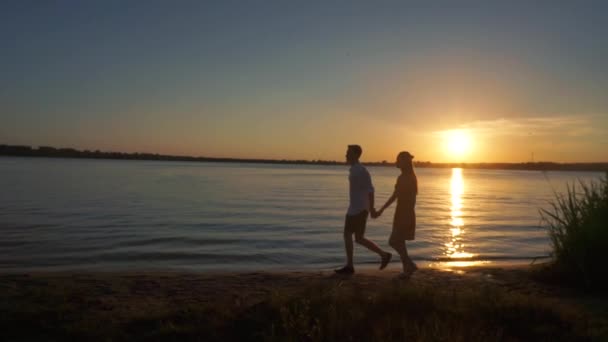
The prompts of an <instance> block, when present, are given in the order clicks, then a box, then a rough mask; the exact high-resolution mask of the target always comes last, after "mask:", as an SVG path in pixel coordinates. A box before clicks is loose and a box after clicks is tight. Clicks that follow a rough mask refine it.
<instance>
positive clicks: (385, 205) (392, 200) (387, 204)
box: [378, 191, 397, 216]
mask: <svg viewBox="0 0 608 342" xmlns="http://www.w3.org/2000/svg"><path fill="white" fill-rule="evenodd" d="M396 199H397V191H394V192H393V194H392V195H391V197H390V198H389V199H388V200H387V201H386V203H384V205H383V206H382V208H380V210H378V216H380V215H382V212H383V211H384V209H386V208H388V207H390V206H391V204H393V202H395V200H396Z"/></svg>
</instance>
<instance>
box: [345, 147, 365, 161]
mask: <svg viewBox="0 0 608 342" xmlns="http://www.w3.org/2000/svg"><path fill="white" fill-rule="evenodd" d="M348 149H349V150H351V151H353V152H354V153H355V157H357V159H359V158H360V157H361V154H362V153H363V149H361V146H359V145H348Z"/></svg>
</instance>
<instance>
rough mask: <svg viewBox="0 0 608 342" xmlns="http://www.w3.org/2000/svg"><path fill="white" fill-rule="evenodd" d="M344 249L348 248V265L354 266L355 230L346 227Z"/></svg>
mask: <svg viewBox="0 0 608 342" xmlns="http://www.w3.org/2000/svg"><path fill="white" fill-rule="evenodd" d="M344 249H345V250H346V266H347V267H350V268H353V249H354V246H353V232H351V231H348V230H347V229H346V228H345V229H344Z"/></svg>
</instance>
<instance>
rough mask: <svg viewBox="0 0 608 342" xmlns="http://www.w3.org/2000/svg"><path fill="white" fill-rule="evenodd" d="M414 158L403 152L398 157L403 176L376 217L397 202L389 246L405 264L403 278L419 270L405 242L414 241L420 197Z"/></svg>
mask: <svg viewBox="0 0 608 342" xmlns="http://www.w3.org/2000/svg"><path fill="white" fill-rule="evenodd" d="M413 158H414V156H413V155H411V154H410V153H409V152H401V153H399V155H398V156H397V162H396V166H397V167H398V168H399V169H401V175H400V176H399V177H398V178H397V184H395V191H394V192H393V194H392V195H391V197H390V198H389V199H388V201H386V203H385V204H384V205H383V206H382V208H381V209H380V210H379V211H378V212H377V213H376V217H378V216H380V215H382V212H383V211H384V210H385V209H386V208H388V207H389V206H390V205H391V204H393V202H395V200H397V209H395V217H394V219H393V231H392V232H391V237H390V239H389V244H390V245H391V247H393V248H394V249H395V250H396V251H397V253H399V256H401V262H402V263H403V273H402V275H403V276H406V277H407V276H409V275H411V274H412V273H413V272H414V271H416V270H417V269H418V267H417V266H416V264H415V263H414V262H413V261H412V259H410V257H409V255H408V254H407V247H406V246H405V240H414V236H415V232H416V213H415V212H414V208H415V207H416V195H418V179H417V178H416V173H415V172H414V164H413V163H412V159H413Z"/></svg>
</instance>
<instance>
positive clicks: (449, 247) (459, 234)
mask: <svg viewBox="0 0 608 342" xmlns="http://www.w3.org/2000/svg"><path fill="white" fill-rule="evenodd" d="M464 191H465V184H464V180H463V177H462V169H458V168H455V169H452V178H451V179H450V195H451V197H452V202H451V204H452V205H451V207H450V229H449V235H448V241H447V242H446V243H445V256H446V259H448V260H450V261H448V262H446V263H445V264H444V265H442V266H448V267H449V266H454V267H466V266H475V265H480V264H483V263H484V262H482V261H477V260H470V259H472V258H474V257H475V254H472V253H467V252H465V244H464V242H463V241H464V237H465V236H466V228H465V222H464V219H463V216H464V213H463V210H462V209H463V196H462V195H463V194H464Z"/></svg>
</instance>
